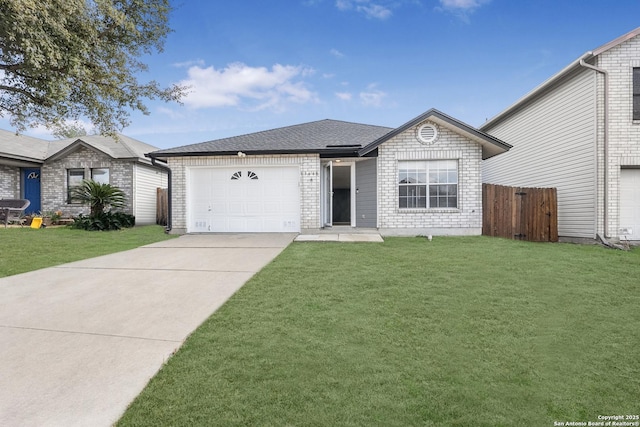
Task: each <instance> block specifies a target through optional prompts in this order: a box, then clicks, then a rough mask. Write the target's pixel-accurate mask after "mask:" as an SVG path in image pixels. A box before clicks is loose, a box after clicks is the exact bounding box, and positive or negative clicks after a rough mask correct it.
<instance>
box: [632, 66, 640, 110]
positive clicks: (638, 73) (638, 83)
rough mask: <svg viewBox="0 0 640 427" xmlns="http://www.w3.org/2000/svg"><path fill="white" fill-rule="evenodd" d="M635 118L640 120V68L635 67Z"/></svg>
mask: <svg viewBox="0 0 640 427" xmlns="http://www.w3.org/2000/svg"><path fill="white" fill-rule="evenodd" d="M633 120H640V68H634V69H633Z"/></svg>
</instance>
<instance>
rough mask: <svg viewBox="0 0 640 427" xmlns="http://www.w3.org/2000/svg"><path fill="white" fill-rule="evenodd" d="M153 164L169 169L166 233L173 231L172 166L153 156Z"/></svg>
mask: <svg viewBox="0 0 640 427" xmlns="http://www.w3.org/2000/svg"><path fill="white" fill-rule="evenodd" d="M151 164H152V165H153V166H156V167H158V168H160V169H164V170H166V171H167V226H166V227H165V229H164V232H165V233H169V232H170V231H171V227H172V224H171V222H172V221H171V210H172V209H171V168H170V167H169V166H167V165H161V164H159V163H157V161H156V158H155V157H151Z"/></svg>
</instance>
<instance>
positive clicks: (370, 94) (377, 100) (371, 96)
mask: <svg viewBox="0 0 640 427" xmlns="http://www.w3.org/2000/svg"><path fill="white" fill-rule="evenodd" d="M386 96H387V94H386V93H385V92H383V91H381V90H378V89H376V85H375V84H371V85H369V87H368V88H367V90H366V91H363V92H360V102H362V105H364V106H367V107H380V106H381V105H382V100H383V99H384V98H385V97H386Z"/></svg>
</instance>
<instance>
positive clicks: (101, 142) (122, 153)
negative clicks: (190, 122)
mask: <svg viewBox="0 0 640 427" xmlns="http://www.w3.org/2000/svg"><path fill="white" fill-rule="evenodd" d="M118 137H119V141H117V142H116V141H115V140H114V139H113V138H110V137H105V136H101V135H87V136H82V137H79V138H69V139H62V140H57V141H46V140H44V139H39V138H33V137H30V136H26V135H16V133H15V132H10V131H6V130H2V129H0V158H5V159H10V160H14V161H22V162H31V163H43V162H44V161H45V160H47V159H51V158H56V157H58V156H64V155H66V154H67V153H68V152H69V151H70V150H74V149H75V147H76V146H78V145H79V144H84V145H86V146H90V147H92V148H94V149H96V150H99V151H101V152H103V153H105V154H106V155H108V156H110V157H112V158H114V159H139V160H140V161H143V162H145V163H148V162H149V159H147V158H146V157H145V154H146V153H149V152H151V151H155V150H157V149H158V147H154V146H153V145H149V144H146V143H144V142H142V141H138V140H137V139H133V138H129V137H128V136H124V135H118ZM79 141H81V142H79Z"/></svg>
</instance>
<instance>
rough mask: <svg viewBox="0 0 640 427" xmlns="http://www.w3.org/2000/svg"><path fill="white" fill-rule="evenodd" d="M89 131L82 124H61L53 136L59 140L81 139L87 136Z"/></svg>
mask: <svg viewBox="0 0 640 427" xmlns="http://www.w3.org/2000/svg"><path fill="white" fill-rule="evenodd" d="M86 135H87V130H86V129H85V128H84V126H82V125H81V124H80V123H78V122H76V123H61V124H60V125H59V126H58V127H56V129H54V131H53V136H55V137H56V138H58V139H66V138H79V137H81V136H86Z"/></svg>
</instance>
